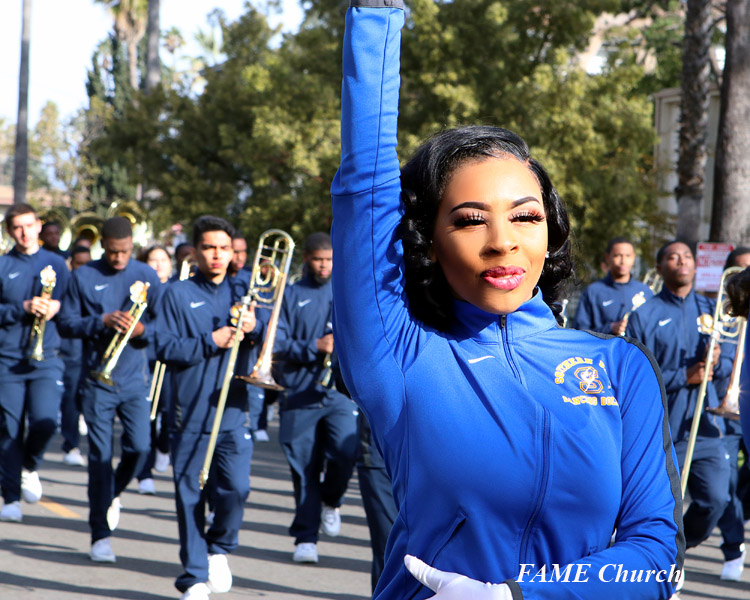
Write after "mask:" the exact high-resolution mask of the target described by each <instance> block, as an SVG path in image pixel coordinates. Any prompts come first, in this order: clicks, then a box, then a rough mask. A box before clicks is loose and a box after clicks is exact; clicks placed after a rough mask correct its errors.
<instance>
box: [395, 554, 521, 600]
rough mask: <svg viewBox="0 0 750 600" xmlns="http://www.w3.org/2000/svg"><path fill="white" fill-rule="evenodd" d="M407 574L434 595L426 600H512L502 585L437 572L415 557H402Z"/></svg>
mask: <svg viewBox="0 0 750 600" xmlns="http://www.w3.org/2000/svg"><path fill="white" fill-rule="evenodd" d="M404 564H405V565H406V568H407V569H408V570H409V573H411V574H412V575H414V577H415V578H416V579H417V580H418V581H419V582H420V583H422V584H423V585H426V586H427V587H428V588H430V589H431V590H432V591H433V592H435V595H434V596H432V598H428V600H513V595H512V594H511V591H510V588H509V587H508V586H507V585H506V584H504V583H482V582H481V581H477V580H476V579H469V578H468V577H466V576H465V575H459V574H458V573H446V572H445V571H438V570H437V569H433V568H432V567H430V566H429V565H426V564H425V563H424V562H422V561H421V560H419V559H418V558H417V557H416V556H411V555H409V554H407V555H406V556H404Z"/></svg>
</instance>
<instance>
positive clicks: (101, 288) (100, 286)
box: [94, 283, 109, 292]
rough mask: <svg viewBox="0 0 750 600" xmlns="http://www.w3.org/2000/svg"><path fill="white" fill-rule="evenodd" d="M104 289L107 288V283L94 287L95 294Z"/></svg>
mask: <svg viewBox="0 0 750 600" xmlns="http://www.w3.org/2000/svg"><path fill="white" fill-rule="evenodd" d="M105 287H109V284H108V283H102V284H101V285H95V286H94V289H95V290H96V291H97V292H101V291H102V290H103V289H104V288H105Z"/></svg>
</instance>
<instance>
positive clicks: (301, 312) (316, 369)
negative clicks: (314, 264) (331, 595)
mask: <svg viewBox="0 0 750 600" xmlns="http://www.w3.org/2000/svg"><path fill="white" fill-rule="evenodd" d="M332 301H333V288H332V287H331V282H330V281H328V282H327V283H324V284H323V285H320V284H318V283H316V282H315V280H313V279H312V278H311V277H310V276H307V275H306V276H305V277H303V278H302V279H300V280H299V281H298V282H297V283H295V284H294V285H293V286H291V287H288V288H287V289H286V292H285V293H284V302H283V304H282V305H281V315H280V318H279V327H278V333H277V335H276V343H275V344H274V347H273V351H274V358H275V360H277V361H278V365H277V366H278V368H277V371H278V382H279V383H280V384H281V385H283V386H284V387H285V388H286V397H285V398H284V401H283V402H284V404H283V408H302V407H305V406H319V405H320V404H321V403H325V402H327V400H328V399H332V398H335V397H339V396H340V395H341V394H340V392H338V391H337V390H336V389H335V388H334V387H333V386H331V387H328V388H324V387H322V386H321V385H320V384H319V383H318V382H319V381H320V379H321V377H322V376H323V370H324V367H323V359H324V354H323V353H322V352H319V351H318V348H317V346H316V341H317V340H318V339H319V338H321V337H323V336H324V335H326V334H327V333H332V331H333V330H332V326H331V315H332V312H331V303H332ZM333 358H334V360H336V362H337V358H336V357H335V356H334V357H333ZM335 379H336V377H335V374H334V376H333V377H331V382H333V381H335Z"/></svg>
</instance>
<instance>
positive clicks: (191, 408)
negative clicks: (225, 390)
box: [156, 272, 262, 432]
mask: <svg viewBox="0 0 750 600" xmlns="http://www.w3.org/2000/svg"><path fill="white" fill-rule="evenodd" d="M245 294H247V279H246V278H245V279H242V280H239V281H238V280H237V278H235V279H230V278H226V279H224V280H223V281H222V282H221V283H219V284H215V283H213V282H211V281H209V280H208V279H206V278H205V277H204V276H203V274H202V273H200V272H198V273H196V274H195V275H194V276H193V277H191V278H190V279H186V280H184V281H176V282H174V283H171V284H169V286H168V287H167V290H166V292H165V293H164V297H163V300H162V306H161V310H160V313H159V318H158V320H157V337H158V342H157V345H156V346H157V356H158V358H159V360H162V361H164V362H165V363H166V364H167V365H168V366H169V368H168V369H167V373H166V377H167V378H168V382H167V383H168V385H167V389H168V390H169V391H170V393H171V398H170V399H169V406H170V424H171V425H172V426H174V427H175V428H177V429H178V430H180V431H190V432H210V431H211V427H212V426H213V422H214V415H215V414H216V403H217V401H218V399H219V394H220V391H221V386H222V384H223V382H224V374H225V372H226V368H227V364H228V362H229V350H225V349H223V348H219V347H218V346H217V345H216V344H215V343H214V341H213V337H212V335H211V334H212V333H213V331H215V330H216V329H219V328H220V327H224V326H225V325H230V318H231V314H230V310H231V308H232V305H234V304H238V303H240V302H241V299H242V297H243V296H244V295H245ZM261 332H262V322H261V321H260V320H259V321H258V324H257V326H256V328H255V330H254V331H253V332H251V333H250V334H248V335H246V336H245V338H244V340H243V341H242V342H241V343H240V347H242V346H247V345H249V344H250V342H251V340H253V339H257V337H258V336H259V335H260V333H261ZM235 372H237V371H235ZM245 385H246V384H245V383H244V382H242V381H240V380H238V379H234V380H233V381H232V384H231V387H230V390H229V396H228V397H227V404H226V406H225V409H224V415H223V416H222V420H221V431H230V430H233V429H235V428H237V427H240V426H242V425H243V424H244V423H245V422H246V421H247V414H246V411H247V405H246V404H247V395H246V394H245V392H244V390H245Z"/></svg>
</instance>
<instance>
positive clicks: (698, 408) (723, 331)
mask: <svg viewBox="0 0 750 600" xmlns="http://www.w3.org/2000/svg"><path fill="white" fill-rule="evenodd" d="M743 270H744V269H743V268H742V267H729V268H728V269H726V270H725V271H724V273H722V275H721V282H720V283H719V294H718V296H717V298H716V308H715V309H714V315H713V318H712V317H710V316H708V315H701V316H700V317H698V330H699V331H700V332H701V333H705V334H708V335H710V336H711V339H710V341H709V343H708V351H707V352H706V360H705V364H706V366H705V367H704V369H703V379H702V380H701V385H700V388H698V398H697V399H696V401H695V410H694V411H693V422H692V424H691V426H690V436H689V437H688V444H687V450H686V452H685V464H684V466H683V469H682V497H683V498H684V497H685V492H686V490H687V482H688V476H689V475H690V464H691V463H692V462H693V451H694V450H695V440H696V439H697V437H698V427H699V426H700V418H701V414H702V413H703V403H704V401H705V399H706V391H707V390H708V379H709V376H710V375H711V371H712V369H713V362H714V353H715V352H716V346H717V344H718V343H719V342H720V341H722V340H724V341H727V340H730V339H734V338H737V337H739V335H740V331H741V324H740V322H739V321H740V320H739V319H737V318H733V317H731V316H730V315H729V314H728V312H727V308H728V307H727V306H726V280H727V278H728V277H730V276H732V275H734V274H735V273H739V272H740V271H743ZM738 353H739V350H738ZM738 378H739V377H738ZM707 410H708V409H707ZM711 412H713V411H711Z"/></svg>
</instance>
